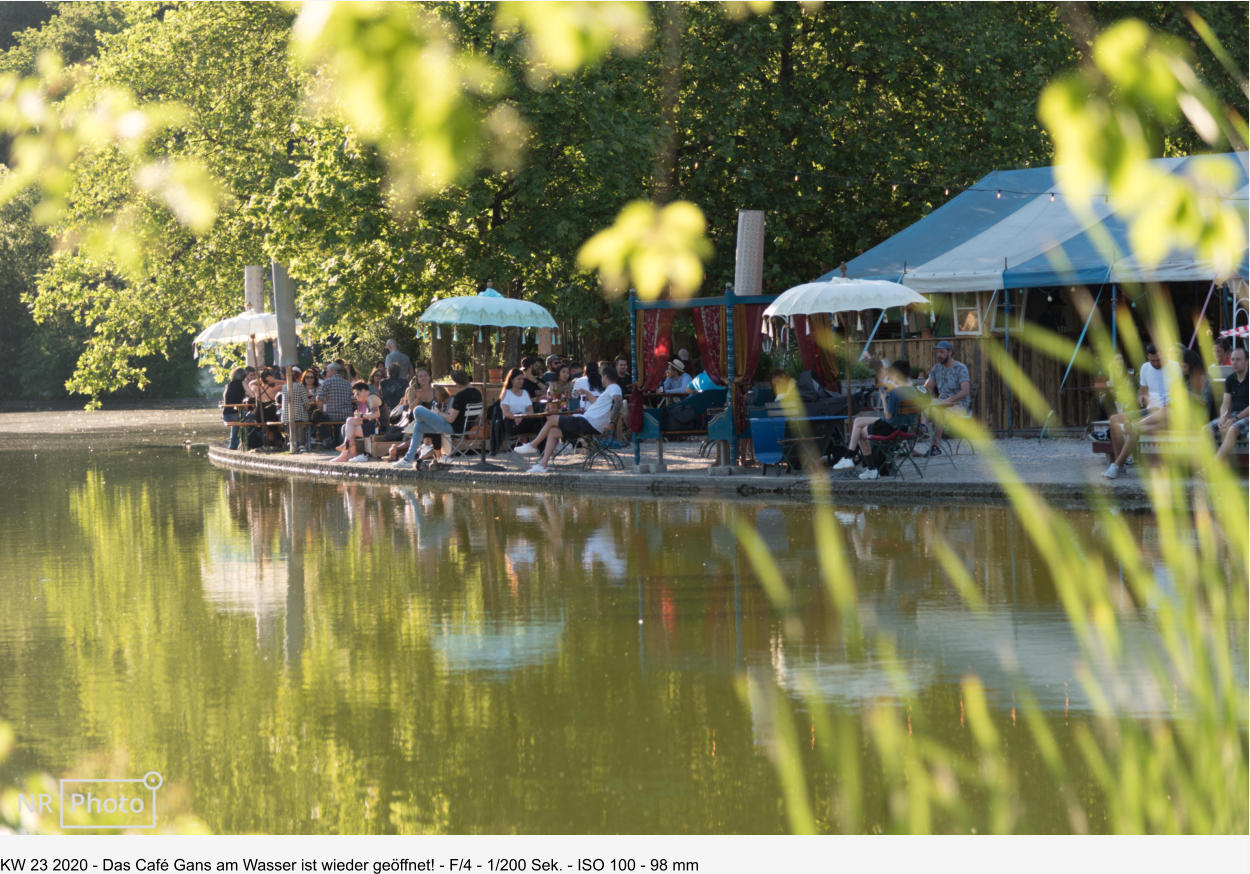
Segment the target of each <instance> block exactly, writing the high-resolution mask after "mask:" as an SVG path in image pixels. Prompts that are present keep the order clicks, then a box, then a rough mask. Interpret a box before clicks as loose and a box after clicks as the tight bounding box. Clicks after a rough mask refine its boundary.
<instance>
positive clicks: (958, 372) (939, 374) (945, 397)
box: [923, 340, 972, 455]
mask: <svg viewBox="0 0 1250 874" xmlns="http://www.w3.org/2000/svg"><path fill="white" fill-rule="evenodd" d="M933 356H934V357H935V358H936V359H937V363H936V364H934V365H933V366H932V367H931V368H929V376H928V378H927V379H925V381H924V389H923V390H924V391H925V392H926V393H931V392H933V391H935V390H936V392H937V400H936V401H934V402H933V403H932V404H930V405H929V410H930V412H929V413H928V418H929V421H930V422H931V423H932V424H933V442H932V443H931V444H930V445H929V450H928V452H927V453H925V454H926V455H941V454H942V445H941V444H942V428H943V419H942V416H943V414H945V415H958V416H967V415H968V403H969V401H970V399H971V397H972V377H971V376H970V375H969V373H968V365H966V364H964V363H963V362H962V361H956V360H955V347H954V345H953V344H952V343H951V341H950V340H938V341H937V343H935V344H934V346H933ZM934 408H937V409H938V415H936V416H934V415H933V413H932V411H933V410H934Z"/></svg>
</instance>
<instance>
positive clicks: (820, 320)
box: [794, 313, 842, 393]
mask: <svg viewBox="0 0 1250 874" xmlns="http://www.w3.org/2000/svg"><path fill="white" fill-rule="evenodd" d="M809 325H810V330H809ZM794 338H795V339H796V340H797V341H798V344H799V355H800V357H801V358H802V359H803V369H804V370H810V371H811V372H812V376H814V377H816V381H817V382H818V383H820V384H821V385H822V386H824V387H825V388H827V389H829V391H831V392H835V393H836V392H840V391H841V390H842V387H841V385H839V383H838V356H837V351H836V350H835V349H834V343H833V320H832V318H831V317H830V316H829V315H828V314H827V313H821V314H820V315H815V316H811V317H808V316H794Z"/></svg>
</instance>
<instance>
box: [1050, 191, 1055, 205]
mask: <svg viewBox="0 0 1250 874" xmlns="http://www.w3.org/2000/svg"><path fill="white" fill-rule="evenodd" d="M1050 202H1051V203H1054V202H1055V192H1053V191H1052V192H1051V193H1050Z"/></svg>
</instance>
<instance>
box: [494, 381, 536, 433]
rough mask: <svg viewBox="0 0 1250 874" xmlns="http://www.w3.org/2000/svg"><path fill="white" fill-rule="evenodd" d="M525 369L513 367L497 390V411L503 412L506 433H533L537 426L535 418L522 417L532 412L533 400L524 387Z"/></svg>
mask: <svg viewBox="0 0 1250 874" xmlns="http://www.w3.org/2000/svg"><path fill="white" fill-rule="evenodd" d="M524 385H525V371H524V370H522V369H521V368H519V367H514V368H512V369H511V370H509V371H508V377H507V379H505V380H504V381H503V388H502V389H501V390H500V392H499V411H500V412H501V413H502V414H503V419H504V423H505V424H506V425H507V429H508V434H509V436H511V435H512V434H533V433H534V432H535V431H537V430H538V428H539V423H538V420H537V419H525V418H522V417H523V416H526V415H528V414H530V413H532V412H534V400H533V398H531V397H530V394H529V392H527V391H526V390H525V388H524Z"/></svg>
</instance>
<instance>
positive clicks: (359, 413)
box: [331, 382, 382, 462]
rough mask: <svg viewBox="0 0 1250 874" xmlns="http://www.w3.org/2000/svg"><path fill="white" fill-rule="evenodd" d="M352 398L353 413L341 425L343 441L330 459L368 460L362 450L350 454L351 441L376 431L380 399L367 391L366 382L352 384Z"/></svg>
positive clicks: (379, 413)
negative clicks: (336, 453)
mask: <svg viewBox="0 0 1250 874" xmlns="http://www.w3.org/2000/svg"><path fill="white" fill-rule="evenodd" d="M352 398H353V403H354V406H355V411H354V413H353V415H352V416H351V417H350V418H349V419H348V420H347V422H346V423H344V425H343V442H342V443H341V444H340V445H339V446H338V450H339V454H338V455H336V456H335V457H334V458H333V459H331V460H332V461H357V462H359V461H368V460H369V456H368V455H366V454H365V453H364V452H361V453H360V454H359V455H356V456H353V455H352V441H354V440H356V439H361V440H363V439H364V438H366V437H372V436H373V435H374V434H376V433H377V430H378V420H379V419H380V418H381V413H382V399H381V398H380V397H378V396H377V395H375V394H373V392H371V391H369V384H368V383H367V382H357V383H354V384H353V385H352Z"/></svg>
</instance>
